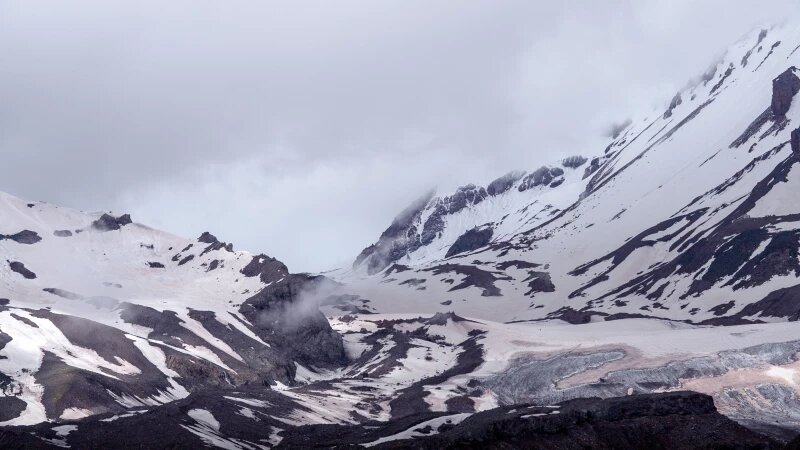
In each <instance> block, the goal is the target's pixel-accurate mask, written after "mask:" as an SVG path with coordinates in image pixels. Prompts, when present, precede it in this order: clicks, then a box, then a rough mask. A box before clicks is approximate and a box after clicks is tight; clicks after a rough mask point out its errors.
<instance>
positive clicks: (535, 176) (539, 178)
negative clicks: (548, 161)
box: [517, 166, 564, 192]
mask: <svg viewBox="0 0 800 450" xmlns="http://www.w3.org/2000/svg"><path fill="white" fill-rule="evenodd" d="M561 175H564V169H562V168H560V167H547V166H542V167H540V168H538V169H536V170H534V171H533V172H531V173H529V174H528V175H526V176H525V178H523V179H522V182H521V183H520V184H519V187H518V188H517V189H519V191H520V192H523V191H526V190H528V189H532V188H534V187H536V186H547V185H549V184H550V183H551V182H552V181H553V180H555V179H556V178H558V177H560V176H561Z"/></svg>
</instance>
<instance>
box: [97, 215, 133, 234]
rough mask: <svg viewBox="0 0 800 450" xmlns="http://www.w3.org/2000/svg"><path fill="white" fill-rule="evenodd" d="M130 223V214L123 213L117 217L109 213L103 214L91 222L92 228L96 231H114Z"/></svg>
mask: <svg viewBox="0 0 800 450" xmlns="http://www.w3.org/2000/svg"><path fill="white" fill-rule="evenodd" d="M131 223H133V222H132V221H131V216H130V214H123V215H121V216H119V217H114V216H112V215H111V214H103V215H102V216H100V218H99V219H97V220H95V221H94V222H92V228H94V229H95V230H97V231H114V230H119V229H120V228H122V227H124V226H125V225H129V224H131Z"/></svg>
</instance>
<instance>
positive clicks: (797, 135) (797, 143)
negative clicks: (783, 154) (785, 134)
mask: <svg viewBox="0 0 800 450" xmlns="http://www.w3.org/2000/svg"><path fill="white" fill-rule="evenodd" d="M791 142H792V153H794V154H795V156H796V157H800V128H797V129H795V130H793V131H792V138H791Z"/></svg>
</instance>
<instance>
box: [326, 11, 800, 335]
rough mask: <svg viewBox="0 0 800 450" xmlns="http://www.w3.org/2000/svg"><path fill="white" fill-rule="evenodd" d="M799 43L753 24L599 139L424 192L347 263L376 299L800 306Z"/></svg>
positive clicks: (720, 310)
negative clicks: (708, 63) (711, 61)
mask: <svg viewBox="0 0 800 450" xmlns="http://www.w3.org/2000/svg"><path fill="white" fill-rule="evenodd" d="M798 46H800V27H798V26H797V24H789V25H785V26H781V27H773V28H769V29H764V30H759V31H756V32H754V33H752V34H750V35H748V36H747V37H746V38H744V39H743V40H742V41H740V42H739V43H737V44H736V45H734V46H733V47H731V48H730V49H729V51H728V52H727V53H726V54H725V56H724V57H723V58H722V59H721V60H720V61H718V62H717V63H716V64H715V65H713V66H712V67H711V69H709V70H708V71H707V72H706V73H704V74H703V75H702V76H701V77H699V78H698V79H697V80H696V81H695V82H693V83H692V84H690V85H689V86H688V87H687V88H685V89H684V90H682V91H681V92H679V93H677V94H676V95H675V96H674V97H673V100H672V101H671V102H670V104H669V106H668V107H667V108H666V109H661V110H658V111H651V112H649V113H648V114H645V115H642V116H640V117H633V119H632V120H631V121H630V124H629V125H627V126H626V127H625V128H624V129H622V130H620V132H619V134H618V135H617V136H616V137H615V138H612V139H611V141H610V142H609V144H608V146H607V147H606V148H605V149H603V150H602V151H601V152H599V153H597V154H594V155H585V158H584V157H575V158H570V159H568V160H565V161H562V162H559V163H555V164H551V165H549V166H544V167H542V168H540V169H537V170H534V171H533V172H530V173H529V174H522V173H520V172H515V173H511V174H509V175H507V176H504V177H501V178H500V179H498V180H497V181H495V182H493V183H492V184H491V185H490V186H489V187H487V188H482V187H477V186H467V187H465V188H461V189H459V191H458V192H456V193H455V194H453V195H449V196H433V197H426V198H424V199H422V200H421V201H420V202H418V203H417V204H416V205H413V206H412V207H411V208H409V209H408V210H407V211H405V212H404V213H403V214H401V215H400V216H399V217H398V218H397V219H395V221H394V222H393V224H392V226H391V227H390V228H389V229H387V230H386V232H384V234H383V235H382V236H381V237H380V239H379V240H378V241H377V242H376V243H375V244H374V245H372V246H370V247H368V248H367V249H365V250H364V251H363V252H362V253H361V255H359V257H358V258H357V259H356V261H355V264H354V267H353V269H352V270H348V271H341V272H340V273H339V274H338V275H337V277H338V278H339V279H341V280H342V281H345V282H347V283H349V284H350V286H351V290H350V293H351V294H354V295H357V296H359V297H360V298H362V299H368V300H370V301H371V303H370V304H369V305H370V307H371V308H372V310H373V311H376V312H411V311H416V312H421V311H426V312H437V311H456V312H457V313H459V314H463V315H465V316H471V317H484V318H489V319H493V320H499V321H516V320H537V319H544V318H561V319H564V320H567V321H570V322H585V321H589V320H592V318H593V317H594V318H598V319H601V320H602V319H603V318H606V319H614V318H621V317H631V316H634V317H639V316H647V317H661V318H669V319H675V320H682V321H689V322H693V323H709V324H710V323H717V324H732V323H747V322H754V321H762V322H766V321H775V320H779V321H780V320H796V319H797V318H798V317H800V301H798V300H797V299H798V298H800V297H798V292H800V263H798V256H797V254H798V238H800V201H798V200H797V198H798V197H797V196H796V195H795V194H794V193H795V192H797V191H798V190H800V157H798V154H800V135H797V134H793V131H794V130H796V129H798V127H800V102H799V101H798V100H797V98H796V94H797V92H798V90H800V77H799V76H798V75H799V74H798V70H797V69H796V68H795V66H796V65H800V51H798Z"/></svg>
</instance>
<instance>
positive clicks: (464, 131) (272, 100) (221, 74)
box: [0, 0, 797, 270]
mask: <svg viewBox="0 0 800 450" xmlns="http://www.w3.org/2000/svg"><path fill="white" fill-rule="evenodd" d="M793 3H794V2H791V1H788V0H787V1H775V2H770V3H769V4H768V5H767V6H765V4H764V3H763V2H755V1H752V2H751V1H738V2H720V1H702V0H701V1H688V0H682V1H666V0H665V1H638V0H637V1H621V0H620V1H613V0H609V1H605V2H595V1H574V2H531V1H521V0H520V1H514V0H509V1H504V2H496V1H488V0H487V1H467V2H462V1H441V2H425V1H388V0H386V1H381V2H369V1H338V2H328V1H316V2H314V1H309V2H244V1H242V2H240V1H235V2H225V3H224V4H223V3H219V2H211V1H188V0H186V1H170V2H155V1H135V2H103V1H92V0H80V1H76V2H68V3H64V2H28V1H2V2H0V8H2V13H1V14H0V156H2V164H0V179H2V180H3V183H2V185H0V189H3V190H7V191H9V192H12V193H15V194H17V195H20V196H23V197H26V198H35V199H42V200H47V201H51V202H54V203H61V204H66V205H69V206H74V207H79V208H83V209H112V208H113V209H116V210H125V211H129V212H131V213H133V215H134V218H135V219H136V220H138V221H141V222H145V223H148V224H151V225H155V226H159V227H162V228H165V229H167V230H170V231H173V232H176V233H179V234H185V235H189V236H192V235H196V234H199V232H200V231H203V230H205V229H209V230H211V231H213V232H214V233H215V234H217V235H218V236H220V238H222V239H225V240H228V241H233V242H235V243H236V245H237V247H238V248H247V249H250V250H253V251H264V252H266V253H269V254H272V255H275V256H277V257H278V258H279V259H281V260H283V261H285V262H286V263H287V264H288V265H289V266H290V268H292V269H294V270H319V269H323V268H326V267H330V266H332V265H335V264H338V263H340V262H344V261H346V260H350V259H352V257H353V256H354V255H355V254H356V253H357V252H358V251H359V250H360V248H361V247H363V246H364V245H366V244H368V243H369V242H370V241H371V240H373V239H374V238H375V237H376V236H377V235H378V234H379V233H380V231H381V230H382V229H383V228H384V227H385V226H386V225H387V224H388V223H389V222H390V220H391V218H392V217H393V215H394V214H395V213H397V212H398V211H400V210H401V209H402V208H403V207H404V206H405V204H406V203H408V202H410V201H411V200H412V199H413V198H415V197H416V196H418V195H420V194H421V193H422V192H424V191H425V190H426V189H427V188H428V187H430V186H432V185H436V184H438V185H440V186H441V187H442V188H445V189H449V188H452V187H454V186H456V185H458V184H462V183H465V182H470V181H474V182H482V183H485V182H487V181H489V180H490V179H491V178H492V177H494V176H498V175H500V174H502V173H503V172H505V171H507V170H510V169H513V168H523V169H530V168H534V167H537V166H538V165H541V164H542V163H545V162H547V161H548V160H551V159H554V158H558V157H561V156H565V155H568V154H575V153H588V152H592V151H597V149H599V148H601V147H602V145H603V139H604V137H603V135H604V134H605V133H606V132H607V130H608V129H609V127H610V125H611V124H612V123H618V122H621V121H623V120H625V119H626V118H627V117H628V116H629V114H630V113H631V111H635V110H641V109H642V108H649V107H654V106H663V104H664V103H665V102H666V101H668V100H669V98H670V97H671V95H672V94H673V93H674V92H675V91H676V90H677V89H678V88H680V87H681V86H682V85H684V84H685V83H686V82H687V80H688V79H690V78H691V77H693V76H696V75H698V74H699V73H701V72H702V71H703V70H704V69H705V68H706V66H708V64H709V63H711V62H712V61H713V60H714V59H715V58H716V57H717V56H719V55H720V54H721V52H722V51H723V50H724V49H725V48H726V47H727V46H728V45H729V44H730V43H732V42H733V41H735V40H736V39H737V38H738V37H740V36H741V35H743V34H744V33H746V32H747V31H749V30H750V29H752V28H753V27H755V26H757V25H760V24H763V23H770V22H775V21H778V20H782V19H783V18H785V17H786V16H787V15H789V14H790V13H791V14H794V13H795V12H796V8H797V7H796V6H793V5H792V4H793Z"/></svg>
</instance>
